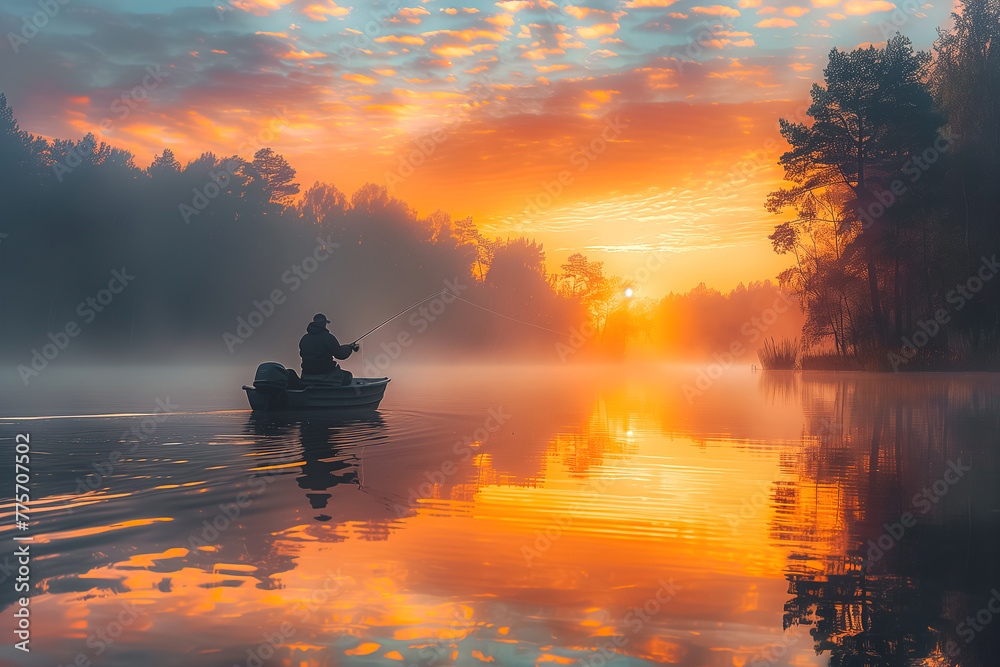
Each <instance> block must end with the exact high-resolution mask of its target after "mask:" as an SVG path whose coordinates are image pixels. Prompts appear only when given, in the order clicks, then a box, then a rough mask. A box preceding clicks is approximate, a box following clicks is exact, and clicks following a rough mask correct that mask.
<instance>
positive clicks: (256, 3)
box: [229, 0, 292, 16]
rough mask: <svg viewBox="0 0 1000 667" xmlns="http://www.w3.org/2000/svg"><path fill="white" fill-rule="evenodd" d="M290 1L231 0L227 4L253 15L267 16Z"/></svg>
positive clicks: (290, 0)
mask: <svg viewBox="0 0 1000 667" xmlns="http://www.w3.org/2000/svg"><path fill="white" fill-rule="evenodd" d="M290 2H292V0H231V1H230V3H229V4H230V5H231V6H233V7H236V8H237V9H242V10H243V11H245V12H250V13H251V14H253V15H254V16H267V15H268V14H270V13H271V12H273V11H275V10H277V9H281V7H282V5H287V4H288V3H290Z"/></svg>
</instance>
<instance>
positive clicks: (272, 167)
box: [247, 148, 299, 206]
mask: <svg viewBox="0 0 1000 667" xmlns="http://www.w3.org/2000/svg"><path fill="white" fill-rule="evenodd" d="M247 171H248V172H249V173H248V175H249V176H251V177H252V178H253V179H254V180H255V181H259V187H260V188H261V190H262V191H263V193H264V201H266V202H270V203H272V204H278V205H279V206H287V205H288V204H289V203H290V202H291V199H292V197H294V196H295V195H297V194H298V193H299V184H298V183H294V182H293V181H294V180H295V169H293V168H292V166H291V165H290V164H288V161H287V160H286V159H285V158H284V157H283V156H281V155H278V154H277V153H275V152H274V151H273V150H272V149H270V148H261V149H260V150H259V151H257V152H256V153H254V155H253V162H251V163H249V168H248V170H247Z"/></svg>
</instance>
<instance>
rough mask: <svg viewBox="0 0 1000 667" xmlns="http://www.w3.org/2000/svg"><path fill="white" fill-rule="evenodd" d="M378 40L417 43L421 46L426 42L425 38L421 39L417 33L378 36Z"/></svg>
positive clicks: (376, 39)
mask: <svg viewBox="0 0 1000 667" xmlns="http://www.w3.org/2000/svg"><path fill="white" fill-rule="evenodd" d="M375 41H376V42H399V43H400V44H415V45H417V46H420V45H422V44H424V40H422V39H420V38H419V37H417V36H416V35H402V36H401V37H397V36H395V35H386V36H385V37H376V38H375Z"/></svg>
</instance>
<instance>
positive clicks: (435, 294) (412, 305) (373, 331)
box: [351, 289, 448, 345]
mask: <svg viewBox="0 0 1000 667" xmlns="http://www.w3.org/2000/svg"><path fill="white" fill-rule="evenodd" d="M447 291H448V290H444V289H443V290H441V291H440V292H434V294H431V295H430V296H428V297H424V298H423V299H421V300H420V301H417V302H416V303H414V304H411V305H409V306H407V307H406V308H404V309H403V310H401V311H399V312H398V313H396V314H395V315H393V316H392V317H390V318H389V319H387V320H386V321H385V322H383V323H382V324H380V325H378V326H377V327H375V328H374V329H372V330H371V331H369V332H368V333H366V334H365V335H364V336H361V338H364V337H365V336H368V335H369V334H373V333H375V332H376V331H378V330H379V329H381V328H382V327H384V326H385V325H387V324H389V322H392V321H393V320H394V319H396V318H397V317H399V316H400V315H403V314H404V313H406V312H407V311H409V310H410V309H411V308H414V307H415V306H419V305H420V304H422V303H423V302H424V301H430V300H431V299H433V298H434V297H436V296H439V295H441V294H444V293H445V292H447ZM361 338H357V339H355V341H354V342H353V343H351V345H357V343H358V341H360V340H361Z"/></svg>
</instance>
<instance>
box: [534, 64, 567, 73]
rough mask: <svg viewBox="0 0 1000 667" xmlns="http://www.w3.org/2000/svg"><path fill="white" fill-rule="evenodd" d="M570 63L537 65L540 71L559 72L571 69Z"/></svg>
mask: <svg viewBox="0 0 1000 667" xmlns="http://www.w3.org/2000/svg"><path fill="white" fill-rule="evenodd" d="M569 68H570V65H535V69H537V70H538V71H539V72H557V71H559V70H561V69H569Z"/></svg>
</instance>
